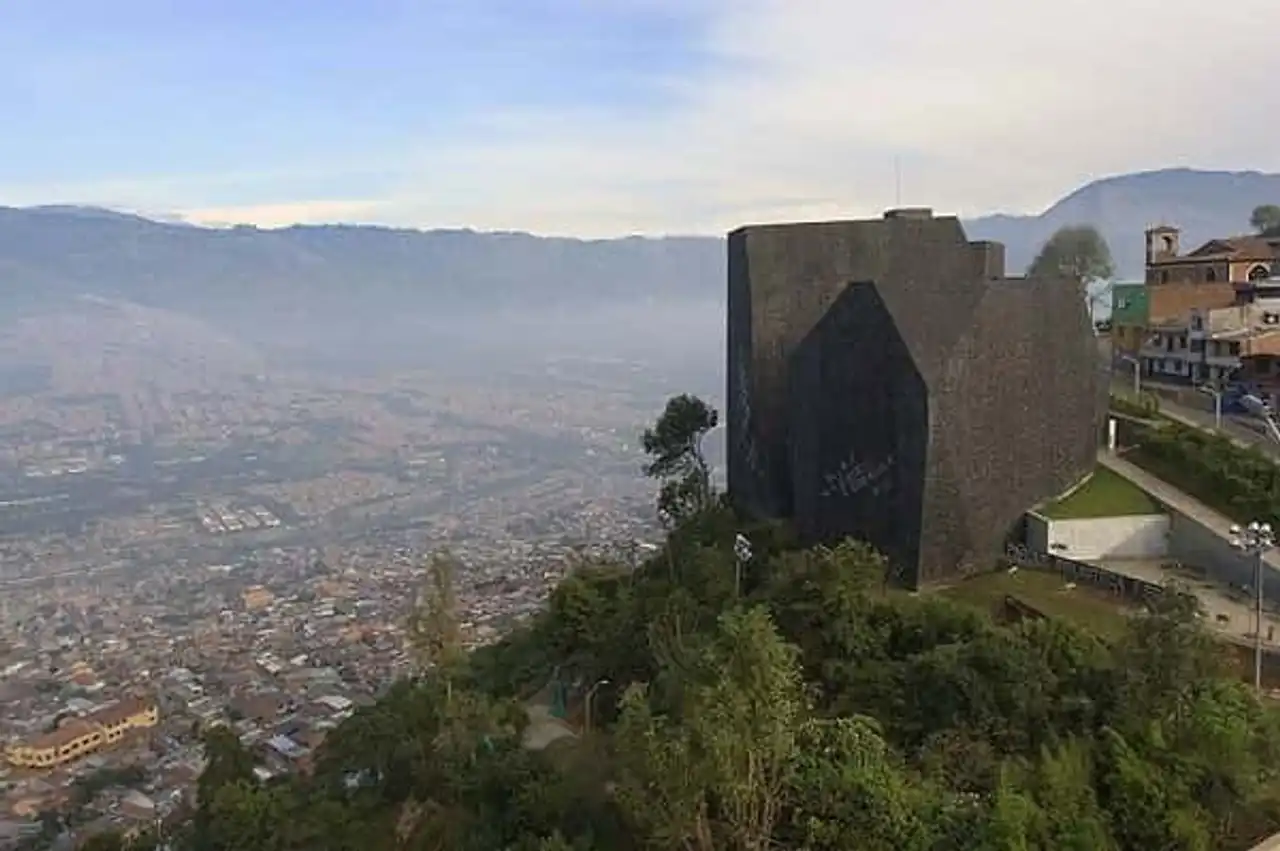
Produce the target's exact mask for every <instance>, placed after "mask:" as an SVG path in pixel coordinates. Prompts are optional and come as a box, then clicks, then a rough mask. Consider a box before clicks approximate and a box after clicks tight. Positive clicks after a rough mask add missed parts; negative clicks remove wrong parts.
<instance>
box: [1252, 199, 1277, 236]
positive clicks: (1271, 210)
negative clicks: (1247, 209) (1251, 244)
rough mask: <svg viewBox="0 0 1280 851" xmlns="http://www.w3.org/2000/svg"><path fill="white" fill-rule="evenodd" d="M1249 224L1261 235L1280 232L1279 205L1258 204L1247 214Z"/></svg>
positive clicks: (1271, 234) (1272, 234) (1273, 234)
mask: <svg viewBox="0 0 1280 851" xmlns="http://www.w3.org/2000/svg"><path fill="white" fill-rule="evenodd" d="M1249 226H1250V227H1252V228H1253V229H1254V230H1256V231H1257V232H1258V233H1259V234H1261V235H1263V236H1275V235H1276V234H1280V205H1277V204H1260V205H1258V206H1257V207H1254V208H1253V212H1252V213H1250V214H1249Z"/></svg>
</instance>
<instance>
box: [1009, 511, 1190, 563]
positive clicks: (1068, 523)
mask: <svg viewBox="0 0 1280 851" xmlns="http://www.w3.org/2000/svg"><path fill="white" fill-rule="evenodd" d="M1170 526H1171V523H1170V520H1169V517H1168V516H1166V515H1163V514H1150V515H1145V514H1144V515H1137V516H1133V517H1091V518H1082V519H1074V520H1052V519H1049V518H1047V517H1045V516H1043V515H1041V514H1037V513H1036V512H1034V511H1033V512H1031V513H1029V514H1028V515H1027V529H1026V542H1027V546H1028V547H1029V548H1030V549H1031V550H1033V551H1035V552H1052V553H1054V554H1056V555H1061V556H1065V557H1066V558H1070V559H1074V560H1076V561H1101V560H1103V559H1163V558H1166V557H1167V556H1168V555H1169V552H1170V550H1169V539H1170Z"/></svg>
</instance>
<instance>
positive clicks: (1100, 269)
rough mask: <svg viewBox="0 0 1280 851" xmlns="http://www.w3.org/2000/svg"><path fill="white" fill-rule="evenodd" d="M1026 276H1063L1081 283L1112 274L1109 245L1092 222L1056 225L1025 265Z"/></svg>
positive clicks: (1101, 278) (1112, 264)
mask: <svg viewBox="0 0 1280 851" xmlns="http://www.w3.org/2000/svg"><path fill="white" fill-rule="evenodd" d="M1027 275H1028V276H1035V275H1046V276H1059V275H1061V276H1065V277H1068V278H1071V279H1072V280H1074V281H1077V282H1079V283H1080V284H1082V285H1084V286H1088V285H1089V284H1092V283H1094V282H1095V281H1104V280H1107V279H1108V278H1111V277H1112V276H1113V275H1115V262H1114V261H1113V260H1112V259H1111V248H1110V247H1109V246H1108V245H1107V241H1106V240H1105V239H1104V238H1103V237H1102V234H1100V233H1099V232H1098V229H1097V228H1095V227H1093V226H1092V225H1069V226H1067V227H1063V228H1059V229H1058V230H1057V232H1056V233H1054V235H1053V236H1051V237H1049V239H1048V241H1047V242H1045V244H1044V245H1043V246H1041V248H1040V253H1039V254H1037V255H1036V259H1035V260H1033V261H1031V265H1030V266H1029V267H1027Z"/></svg>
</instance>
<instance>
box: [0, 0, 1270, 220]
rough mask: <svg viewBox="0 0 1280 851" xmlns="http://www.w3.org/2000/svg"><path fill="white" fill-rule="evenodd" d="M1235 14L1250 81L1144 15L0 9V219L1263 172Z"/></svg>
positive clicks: (734, 199) (1256, 72) (1097, 5)
mask: <svg viewBox="0 0 1280 851" xmlns="http://www.w3.org/2000/svg"><path fill="white" fill-rule="evenodd" d="M1233 3H1234V4H1235V5H1238V6H1240V9H1238V10H1236V11H1238V12H1240V13H1242V14H1245V15H1246V17H1249V19H1250V20H1253V21H1254V22H1255V24H1256V25H1257V26H1255V27H1251V28H1250V30H1249V31H1246V32H1243V33H1242V34H1241V35H1240V36H1239V39H1238V42H1239V43H1235V44H1233V50H1234V52H1235V54H1236V55H1237V56H1252V57H1254V58H1253V59H1252V60H1251V61H1250V62H1249V63H1233V62H1216V61H1203V62H1189V63H1185V64H1182V63H1179V66H1178V67H1177V68H1174V69H1172V70H1171V69H1169V68H1168V67H1167V63H1163V62H1145V61H1140V60H1141V58H1142V56H1143V55H1144V54H1143V51H1144V50H1146V49H1148V48H1150V49H1152V50H1154V49H1156V48H1157V47H1158V46H1159V45H1162V44H1164V43H1167V41H1168V40H1170V39H1173V40H1176V39H1178V38H1179V37H1180V36H1184V37H1186V38H1187V39H1196V38H1200V37H1201V33H1202V32H1203V31H1204V27H1206V26H1209V25H1211V23H1212V21H1213V19H1214V16H1215V15H1216V14H1217V12H1216V11H1215V10H1214V9H1213V8H1206V7H1208V6H1209V4H1204V3H1202V2H1200V0H1166V2H1164V3H1162V4H1160V5H1159V8H1160V10H1161V14H1162V15H1164V16H1166V18H1167V20H1166V21H1165V22H1164V23H1162V25H1161V27H1159V28H1155V27H1152V26H1151V13H1152V10H1153V9H1154V8H1156V7H1155V6H1153V5H1152V4H1151V3H1149V2H1146V0H1109V2H1108V0H1077V3H1076V4H1074V5H1072V9H1071V14H1070V15H1066V16H1064V17H1061V18H1059V19H1053V18H1051V17H1046V15H1047V14H1051V13H1050V12H1046V11H1045V9H1038V8H1037V5H1038V4H1027V3H1025V2H1018V3H1015V2H1012V0H974V2H972V3H970V4H967V5H964V7H963V8H962V9H952V8H951V4H945V6H944V5H940V4H938V3H936V0H900V2H899V3H898V4H896V5H895V4H871V3H866V2H863V0H469V2H468V0H417V2H415V0H360V2H355V0H311V2H302V0H268V2H264V0H254V2H249V1H248V0H167V2H162V0H113V2H104V0H3V2H0V203H8V204H20V205H21V204H35V203H55V202H79V203H96V204H102V205H108V206H114V207H120V208H126V209H134V210H139V211H142V212H145V213H150V214H157V215H159V214H164V215H181V216H183V217H185V218H188V219H190V220H193V221H202V222H228V221H252V222H255V223H258V224H263V225H266V226H272V225H278V224H286V223H289V222H291V221H299V220H300V221H324V220H353V221H380V222H386V223H390V224H409V225H420V226H453V225H472V226H475V227H481V228H520V229H527V230H533V231H540V232H568V233H583V234H597V233H599V234H612V233H626V232H671V231H699V232H708V231H717V230H723V229H725V228H727V227H731V226H733V225H734V224H736V223H738V222H740V221H746V220H759V219H772V218H783V217H794V216H809V215H818V216H825V215H838V214H859V213H864V212H868V211H874V210H875V209H878V208H880V207H882V206H885V205H887V204H891V203H893V201H894V200H895V199H894V197H892V196H893V195H894V194H896V193H895V191H894V189H893V178H892V162H893V161H894V159H895V158H896V159H897V160H898V161H900V162H901V163H902V164H903V173H904V188H905V189H906V190H907V191H908V194H909V195H910V197H907V198H904V199H903V200H904V201H908V202H913V203H931V204H933V205H934V206H936V207H939V208H942V209H953V210H956V211H958V212H963V213H972V212H978V211H983V210H988V209H996V208H1000V209H1015V210H1016V209H1026V208H1034V207H1036V206H1039V205H1043V204H1046V203H1049V202H1051V201H1052V200H1053V199H1054V198H1055V197H1056V196H1057V195H1058V194H1061V193H1062V192H1065V191H1067V190H1069V189H1071V188H1073V187H1074V186H1075V185H1077V184H1078V183H1079V182H1081V181H1082V180H1084V179H1087V178H1088V177H1090V176H1093V175H1097V174H1103V173H1108V172H1114V171H1124V170H1129V169H1132V168H1142V167H1158V166H1163V165H1167V164H1173V163H1186V162H1189V163H1191V164H1195V165H1204V166H1214V167H1239V168H1250V167H1251V168H1268V169H1269V168H1280V152H1276V151H1275V150H1274V148H1275V146H1274V145H1272V144H1270V143H1269V142H1266V141H1265V140H1264V138H1261V137H1265V136H1266V134H1259V132H1258V122H1259V121H1261V122H1263V123H1264V126H1269V122H1271V121H1273V119H1272V118H1271V115H1270V114H1271V113H1274V112H1275V111H1274V110H1268V111H1267V113H1266V114H1265V115H1262V116H1260V115H1259V114H1258V113H1257V112H1256V104H1257V99H1256V96H1255V97H1251V98H1246V97H1239V96H1236V95H1235V94H1232V93H1234V92H1241V91H1249V90H1250V89H1251V88H1253V90H1254V91H1260V90H1265V91H1270V90H1271V89H1272V86H1271V83H1270V81H1271V80H1274V79H1275V76H1276V71H1277V70H1280V68H1277V67H1276V66H1277V65H1278V64H1280V60H1277V59H1275V58H1272V57H1273V56H1274V55H1275V51H1274V50H1273V49H1271V46H1270V44H1269V40H1268V39H1265V38H1263V37H1262V35H1263V34H1264V33H1273V32H1276V31H1277V30H1278V29H1280V8H1276V6H1277V5H1280V4H1272V3H1269V2H1262V0H1233ZM1046 8H1047V7H1046ZM1216 8H1217V10H1218V11H1220V10H1221V6H1220V5H1219V6H1218V7H1216ZM961 13H963V14H961ZM975 20H976V21H977V23H976V24H975V23H974V21H975ZM922 21H928V22H929V24H930V25H929V27H928V28H927V29H922V28H921V26H920V22H922ZM1103 22H1105V26H1102V24H1103ZM1251 39H1254V40H1257V42H1258V44H1257V45H1256V48H1257V51H1256V52H1251V46H1250V40H1251ZM1242 66H1243V67H1242ZM1258 86H1265V89H1257V88H1254V87H1258ZM1242 87H1243V89H1242ZM1157 92H1163V93H1165V95H1167V97H1163V98H1162V97H1156V96H1155V93H1157ZM1224 92H1226V93H1228V94H1223V93H1224ZM1189 114H1196V115H1200V116H1201V117H1202V118H1201V120H1198V121H1196V122H1188V121H1187V116H1188V115H1189ZM1237 128H1238V132H1236V131H1237Z"/></svg>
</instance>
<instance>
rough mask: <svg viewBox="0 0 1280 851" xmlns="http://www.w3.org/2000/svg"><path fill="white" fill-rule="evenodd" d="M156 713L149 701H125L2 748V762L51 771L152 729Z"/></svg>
mask: <svg viewBox="0 0 1280 851" xmlns="http://www.w3.org/2000/svg"><path fill="white" fill-rule="evenodd" d="M159 722H160V711H159V709H158V708H157V707H156V706H155V704H153V703H151V702H150V701H145V700H141V699H138V698H128V699H125V700H122V701H119V702H118V703H114V704H112V705H110V706H107V707H104V708H102V709H99V710H98V711H96V712H91V713H89V714H88V715H84V716H82V717H75V718H68V719H65V720H64V721H63V722H62V723H61V724H59V725H58V727H57V729H55V730H52V731H50V732H48V733H45V734H44V735H41V736H39V737H37V738H35V739H33V740H31V741H29V742H25V743H19V744H12V745H9V746H8V747H6V748H5V751H4V757H5V760H6V761H7V762H8V763H9V764H10V765H14V766H18V767H21V768H54V767H56V766H59V765H65V764H66V763H69V762H74V761H75V760H78V759H82V758H83V757H86V756H88V755H89V754H91V753H93V752H95V751H98V750H101V749H103V748H108V747H111V746H113V745H115V744H117V743H119V742H120V741H121V740H122V739H124V737H125V735H126V734H128V733H129V732H130V731H131V730H140V729H146V728H149V727H154V726H155V725H156V724H158V723H159Z"/></svg>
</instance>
